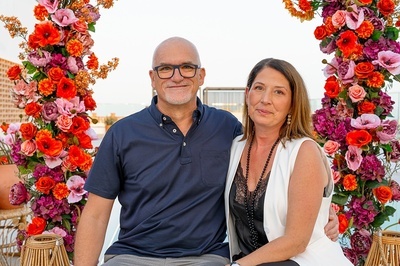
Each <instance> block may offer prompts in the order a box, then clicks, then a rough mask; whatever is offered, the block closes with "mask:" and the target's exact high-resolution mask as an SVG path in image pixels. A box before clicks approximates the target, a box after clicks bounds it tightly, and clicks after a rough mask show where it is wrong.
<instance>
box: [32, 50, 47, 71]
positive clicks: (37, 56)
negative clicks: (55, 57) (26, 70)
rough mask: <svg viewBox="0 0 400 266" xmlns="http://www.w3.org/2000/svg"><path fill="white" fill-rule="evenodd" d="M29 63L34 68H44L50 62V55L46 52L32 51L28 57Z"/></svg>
mask: <svg viewBox="0 0 400 266" xmlns="http://www.w3.org/2000/svg"><path fill="white" fill-rule="evenodd" d="M28 60H29V62H31V63H32V65H34V66H36V67H44V66H46V65H47V64H48V63H49V62H50V61H51V54H50V52H47V51H40V53H39V52H38V51H33V52H31V53H30V54H29V55H28Z"/></svg>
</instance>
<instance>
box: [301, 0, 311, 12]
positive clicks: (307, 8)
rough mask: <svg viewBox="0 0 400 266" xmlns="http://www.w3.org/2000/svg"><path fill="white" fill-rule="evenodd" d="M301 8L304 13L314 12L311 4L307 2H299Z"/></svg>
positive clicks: (303, 0) (304, 0) (302, 0)
mask: <svg viewBox="0 0 400 266" xmlns="http://www.w3.org/2000/svg"><path fill="white" fill-rule="evenodd" d="M299 8H300V9H301V10H303V11H304V12H308V11H312V10H313V9H312V6H311V2H310V1H307V0H299Z"/></svg>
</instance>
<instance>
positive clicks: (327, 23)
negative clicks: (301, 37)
mask: <svg viewBox="0 0 400 266" xmlns="http://www.w3.org/2000/svg"><path fill="white" fill-rule="evenodd" d="M324 23H325V30H326V33H327V34H328V35H331V34H333V33H335V32H336V31H337V30H338V29H336V28H335V26H333V23H332V17H327V18H326V20H325V22H324Z"/></svg>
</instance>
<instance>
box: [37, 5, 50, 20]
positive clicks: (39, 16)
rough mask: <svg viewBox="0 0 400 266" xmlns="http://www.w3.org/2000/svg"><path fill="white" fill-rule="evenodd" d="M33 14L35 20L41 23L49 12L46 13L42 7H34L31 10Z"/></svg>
mask: <svg viewBox="0 0 400 266" xmlns="http://www.w3.org/2000/svg"><path fill="white" fill-rule="evenodd" d="M33 14H34V16H35V18H36V19H37V20H40V21H43V20H45V19H46V17H48V16H49V12H47V10H46V8H45V7H44V6H42V5H36V6H35V8H34V9H33Z"/></svg>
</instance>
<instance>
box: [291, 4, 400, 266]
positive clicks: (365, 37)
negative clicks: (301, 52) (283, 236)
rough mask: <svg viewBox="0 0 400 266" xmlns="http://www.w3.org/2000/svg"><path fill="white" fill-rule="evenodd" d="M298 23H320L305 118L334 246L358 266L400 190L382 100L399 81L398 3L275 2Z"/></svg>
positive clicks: (399, 150)
mask: <svg viewBox="0 0 400 266" xmlns="http://www.w3.org/2000/svg"><path fill="white" fill-rule="evenodd" d="M283 2H284V4H285V8H286V9H287V10H288V11H289V12H290V14H291V15H292V16H295V17H298V18H299V19H300V20H301V21H306V20H312V19H314V18H315V17H316V15H318V16H320V17H322V24H321V25H320V26H317V27H316V29H315V31H314V36H315V38H316V39H317V40H319V41H320V49H321V51H322V52H323V53H325V54H326V55H332V58H331V60H329V61H328V60H324V61H323V63H324V64H326V67H325V69H324V75H325V77H326V81H325V85H324V89H325V93H324V97H323V98H322V101H321V105H322V106H321V108H320V109H318V110H316V112H315V114H314V115H313V126H314V130H315V136H316V139H317V140H318V141H319V143H320V144H321V146H323V147H324V150H325V152H326V154H327V155H328V156H329V157H330V158H331V162H332V163H331V168H332V173H333V176H334V178H335V194H334V197H333V205H334V207H335V209H336V211H337V215H338V218H339V223H340V228H339V229H340V233H341V234H342V235H341V245H342V248H343V250H344V252H345V254H346V256H347V257H348V258H349V259H350V260H351V261H352V263H353V264H354V265H359V266H361V265H364V264H365V260H366V258H367V256H368V252H369V250H370V248H371V243H372V236H373V234H374V233H376V232H377V231H379V230H382V229H383V228H382V226H383V224H384V223H385V222H387V221H389V217H390V216H392V215H393V214H394V213H395V211H396V209H395V208H393V207H392V206H391V205H390V204H389V203H390V202H393V201H399V200H400V186H399V184H398V183H397V182H396V181H395V180H394V179H393V178H392V177H393V174H394V173H396V172H397V171H398V170H399V164H398V163H399V160H400V142H399V140H398V137H397V136H398V124H397V123H398V122H397V121H396V120H395V119H393V117H392V116H391V112H392V110H393V105H394V103H395V102H394V101H393V100H392V99H391V97H390V95H389V94H388V90H390V89H391V87H392V85H393V82H395V81H399V80H400V75H399V74H400V43H399V42H398V41H397V39H398V35H399V26H400V20H399V16H400V13H399V1H397V0H346V1H343V0H322V1H307V0H298V1H291V0H283Z"/></svg>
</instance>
